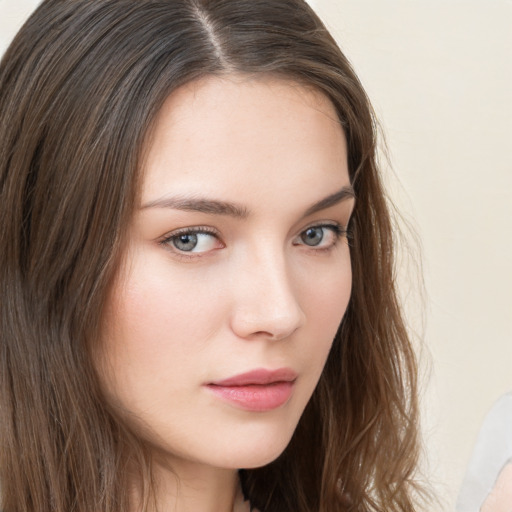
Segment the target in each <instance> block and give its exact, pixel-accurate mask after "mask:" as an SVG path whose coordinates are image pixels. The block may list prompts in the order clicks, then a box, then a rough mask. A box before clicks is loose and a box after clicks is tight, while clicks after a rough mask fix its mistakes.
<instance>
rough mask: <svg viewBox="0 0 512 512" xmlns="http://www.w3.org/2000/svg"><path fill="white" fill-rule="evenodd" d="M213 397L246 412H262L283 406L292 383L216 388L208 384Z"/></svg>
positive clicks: (290, 391)
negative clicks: (215, 396)
mask: <svg viewBox="0 0 512 512" xmlns="http://www.w3.org/2000/svg"><path fill="white" fill-rule="evenodd" d="M207 387H208V389H209V390H210V391H212V392H213V393H214V394H215V395H217V396H218V397H220V398H222V399H223V400H226V401H227V402H230V403H232V404H233V405H235V406H237V407H239V408H240V409H244V410H246V411H255V412H264V411H271V410H273V409H277V408H278V407H281V405H284V404H285V403H286V402H287V401H288V399H289V398H290V396H291V394H292V389H293V382H274V383H271V384H251V385H247V386H217V385H215V384H209V385H208V386H207Z"/></svg>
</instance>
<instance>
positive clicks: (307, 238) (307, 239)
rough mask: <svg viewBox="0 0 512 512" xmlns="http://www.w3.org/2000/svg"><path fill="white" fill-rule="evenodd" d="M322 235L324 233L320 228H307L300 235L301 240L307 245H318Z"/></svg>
mask: <svg viewBox="0 0 512 512" xmlns="http://www.w3.org/2000/svg"><path fill="white" fill-rule="evenodd" d="M323 237H324V233H323V230H322V228H309V229H307V230H306V232H305V233H304V234H303V235H302V241H303V242H304V243H305V244H307V245H318V244H319V243H320V242H321V241H322V238H323Z"/></svg>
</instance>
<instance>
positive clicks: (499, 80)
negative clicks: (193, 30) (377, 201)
mask: <svg viewBox="0 0 512 512" xmlns="http://www.w3.org/2000/svg"><path fill="white" fill-rule="evenodd" d="M311 3H312V4H313V5H314V6H315V7H316V8H317V10H318V12H319V13H320V15H321V16H322V17H323V19H324V20H325V21H326V23H327V25H328V26H329V27H330V28H331V30H332V31H333V33H334V34H335V36H336V37H337V39H338V41H339V43H340V45H341V47H342V49H343V50H344V51H345V53H346V54H347V55H348V57H349V58H350V60H351V61H352V62H353V64H354V67H355V69H356V71H357V72H358V73H359V75H360V78H361V80H362V82H363V84H364V85H365V87H366V88H367V91H368V93H369V96H370V97H371V99H372V101H373V104H374V107H375V109H376V111H377V114H378V116H379V118H380V121H381V123H382V126H383V128H384V131H385V133H386V136H387V141H388V146H389V153H390V157H391V162H392V167H393V169H394V174H392V173H389V172H387V179H389V182H390V189H391V190H392V194H393V198H394V201H395V202H396V203H397V204H398V205H399V207H400V209H401V211H402V212H403V214H404V215H405V217H406V218H407V219H408V220H409V221H411V222H412V223H413V224H414V226H415V229H416V231H417V232H418V234H419V236H420V238H421V241H422V246H423V266H424V273H425V285H426V306H425V308H424V311H425V313H424V317H425V321H424V325H425V328H424V336H423V337H424V343H425V346H426V347H427V349H428V352H430V356H429V358H430V361H431V362H430V376H429V377H428V380H427V378H425V379H424V382H425V384H424V387H425V390H426V391H425V394H424V396H425V398H424V400H423V408H424V428H425V440H426V451H427V455H428V459H429V466H428V469H427V472H428V473H427V474H428V478H429V479H430V480H431V481H432V482H433V483H434V485H435V487H436V488H437V490H438V492H439V495H440V496H441V498H442V500H443V503H444V509H445V510H447V511H449V510H453V508H454V504H455V498H456V494H457V491H458V488H459V486H460V482H461V480H462V478H463V475H464V470H465V466H466V464H467V462H468V459H469V456H470V453H471V449H472V446H473V443H474V441H475V438H476V434H477V431H478V428H479V425H480V423H481V421H482V419H483V417H484V415H485V413H486V412H487V410H488V409H489V408H490V406H491V405H492V403H493V402H494V401H495V400H496V399H497V398H498V396H500V395H501V394H503V393H505V392H506V391H509V390H512V371H511V366H512V270H511V268H512V227H511V224H512V206H511V203H512V155H511V148H512V1H510V0H492V1H487V0H479V1H470V0H466V1H457V0H416V1H412V0H407V1H406V0H388V1H385V2H384V1H381V0H312V1H311ZM36 4H37V2H35V1H32V0H0V52H2V51H3V50H4V48H5V46H6V45H7V44H8V42H9V41H10V39H11V37H12V36H13V35H14V33H15V31H16V30H17V28H18V27H19V25H20V24H21V23H22V20H23V19H24V18H25V17H26V16H27V14H28V13H29V12H30V10H31V9H32V8H33V7H34V6H35V5H36ZM403 281H404V285H405V289H408V286H411V285H410V283H414V280H411V279H409V276H408V274H407V275H405V277H404V279H403ZM414 295H415V294H414V293H413V294H412V297H413V299H414ZM413 299H411V300H408V304H407V305H408V309H409V311H410V316H411V318H412V319H413V326H414V327H415V328H416V330H418V331H421V321H420V319H421V317H422V314H421V313H420V311H421V305H420V303H419V301H417V300H416V301H415V300H413ZM423 362H424V367H423V368H424V373H425V374H426V372H427V362H428V358H427V357H425V355H424V356H423ZM436 510H437V508H436Z"/></svg>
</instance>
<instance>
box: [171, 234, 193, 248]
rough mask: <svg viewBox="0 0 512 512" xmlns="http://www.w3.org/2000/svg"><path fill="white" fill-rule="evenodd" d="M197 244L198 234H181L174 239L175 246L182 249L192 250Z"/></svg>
mask: <svg viewBox="0 0 512 512" xmlns="http://www.w3.org/2000/svg"><path fill="white" fill-rule="evenodd" d="M196 245H197V235H191V234H187V235H180V236H178V237H177V238H176V239H175V241H174V246H175V247H176V248H177V249H179V250H180V251H191V250H192V249H194V248H195V246H196Z"/></svg>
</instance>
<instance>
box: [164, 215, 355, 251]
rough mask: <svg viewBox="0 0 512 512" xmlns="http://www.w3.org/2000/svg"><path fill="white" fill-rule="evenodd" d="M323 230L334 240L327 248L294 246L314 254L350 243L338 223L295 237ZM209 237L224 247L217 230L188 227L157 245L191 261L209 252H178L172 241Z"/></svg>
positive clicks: (322, 226)
mask: <svg viewBox="0 0 512 512" xmlns="http://www.w3.org/2000/svg"><path fill="white" fill-rule="evenodd" d="M318 228H323V229H326V230H329V231H331V232H332V233H333V235H334V240H333V242H332V243H331V244H329V245H328V246H327V247H316V246H308V245H307V244H306V243H294V245H296V246H298V245H303V246H304V247H306V248H309V249H311V250H312V251H314V252H315V253H325V252H329V251H330V250H332V249H334V247H335V246H336V245H337V244H338V242H339V241H340V239H342V238H346V239H347V241H350V238H351V237H350V232H349V230H348V229H347V228H345V227H343V226H342V225H341V224H338V223H320V224H312V225H311V226H308V227H306V228H305V229H303V230H302V231H301V232H300V233H299V234H298V235H297V236H296V237H295V239H296V238H300V237H301V235H303V234H304V233H306V232H307V231H308V230H310V229H318ZM201 234H205V235H211V236H213V237H215V238H216V239H217V240H218V241H219V242H220V243H221V245H222V247H220V248H223V247H225V245H224V244H223V243H222V241H221V240H220V238H219V233H218V232H217V230H215V229H213V228H210V227H208V226H197V227H190V228H183V229H179V230H177V231H173V232H172V233H170V234H169V235H166V236H165V238H163V239H162V240H160V242H159V244H160V245H162V246H163V247H165V248H166V249H167V250H169V251H171V252H173V253H174V255H175V256H176V257H178V258H180V259H185V260H191V259H196V258H201V257H202V256H203V255H205V254H207V253H208V252H210V251H204V252H199V253H197V252H192V251H180V250H179V249H178V248H177V247H175V246H173V241H174V240H177V239H178V237H180V236H184V235H201Z"/></svg>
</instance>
